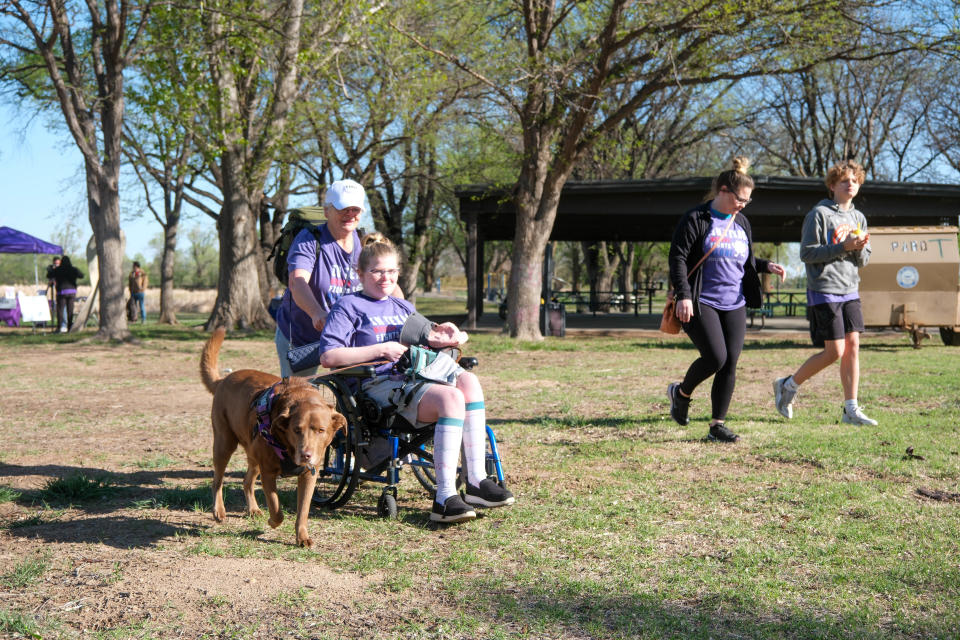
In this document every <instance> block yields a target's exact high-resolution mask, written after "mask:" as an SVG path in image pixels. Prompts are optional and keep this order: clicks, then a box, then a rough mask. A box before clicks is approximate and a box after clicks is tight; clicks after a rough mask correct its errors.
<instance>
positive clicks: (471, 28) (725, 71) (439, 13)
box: [398, 0, 888, 339]
mask: <svg viewBox="0 0 960 640" xmlns="http://www.w3.org/2000/svg"><path fill="white" fill-rule="evenodd" d="M441 4H442V5H443V6H441V7H438V6H436V3H431V7H430V11H431V13H432V15H433V16H434V19H435V20H436V21H437V22H443V23H444V24H443V25H442V27H441V26H437V27H436V28H434V29H432V30H431V31H430V32H429V33H426V32H425V31H420V32H419V33H417V32H414V31H413V29H406V30H405V33H407V35H408V36H409V37H410V38H411V39H412V40H413V41H416V42H418V43H419V44H420V45H421V46H423V47H424V48H425V49H427V50H430V51H433V52H434V53H435V54H436V55H438V56H439V57H440V58H442V59H443V60H446V61H447V62H448V63H449V64H450V66H451V67H452V68H453V69H456V70H457V71H460V72H463V73H467V74H469V75H471V76H472V77H474V78H476V79H477V80H479V81H481V82H483V83H484V84H485V85H486V86H487V87H488V88H489V91H490V94H489V95H490V99H491V104H492V107H491V110H490V112H491V114H493V115H494V116H495V117H497V118H503V117H505V116H507V115H508V114H509V116H510V117H512V118H513V119H514V121H515V124H516V126H517V127H518V128H519V130H521V131H522V155H521V158H522V161H521V167H520V170H519V174H518V175H517V179H516V192H515V202H516V208H517V226H516V234H515V238H514V245H513V258H512V268H511V278H510V289H509V295H508V298H509V301H510V312H509V324H510V335H511V336H514V337H518V338H524V339H540V338H541V336H540V330H539V326H538V324H539V323H538V317H539V314H538V306H539V292H540V265H541V263H542V260H543V256H544V249H545V247H546V243H547V241H548V239H549V236H550V232H551V230H552V228H553V223H554V220H555V218H556V211H557V204H558V202H559V198H560V192H561V190H562V188H563V185H564V184H565V183H566V181H567V180H568V179H569V178H570V176H571V173H572V172H573V169H574V167H575V166H576V165H577V163H578V162H579V161H580V160H581V159H582V158H583V157H584V156H585V155H586V154H587V153H589V152H590V150H591V149H592V148H593V146H594V144H595V143H596V142H597V141H598V140H599V139H600V138H601V136H602V135H603V134H605V133H606V132H609V131H611V130H613V129H614V128H616V127H617V126H619V125H620V123H622V122H623V121H624V120H625V119H626V118H627V117H628V116H629V115H630V114H632V113H636V112H637V110H638V109H641V108H642V107H643V106H644V105H646V104H649V103H650V102H651V101H654V100H656V99H657V97H658V96H659V95H661V94H662V93H663V92H664V91H667V90H669V89H670V88H672V87H677V86H697V85H712V84H714V83H717V82H725V81H731V80H739V79H743V78H749V77H755V76H759V75H763V74H779V73H786V72H794V71H798V70H802V69H806V68H810V67H812V66H813V65H814V64H815V63H818V62H821V61H824V60H830V59H839V58H844V57H850V58H852V57H863V56H864V55H865V52H873V51H874V50H876V47H877V45H878V42H880V40H879V39H878V38H877V37H875V36H874V34H873V33H872V32H871V31H872V29H873V27H872V25H873V24H875V21H874V20H873V19H872V17H873V16H871V15H870V11H869V10H870V8H871V7H873V6H874V4H875V3H873V2H870V1H868V0H863V1H859V0H794V1H791V2H768V1H766V0H747V1H744V2H739V3H731V2H726V1H724V0H703V1H701V2H696V3H690V2H678V1H667V2H657V3H645V2H638V1H636V0H603V1H600V0H598V1H594V2H574V1H572V0H571V1H554V0H500V1H499V2H489V3H483V4H481V5H474V4H470V5H464V4H463V3H459V2H448V3H441ZM398 28H403V27H402V26H398ZM454 38H455V39H454ZM883 42H884V44H886V43H887V42H888V40H886V39H885V40H884V41H883Z"/></svg>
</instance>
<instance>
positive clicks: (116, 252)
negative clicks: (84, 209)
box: [87, 163, 130, 340]
mask: <svg viewBox="0 0 960 640" xmlns="http://www.w3.org/2000/svg"><path fill="white" fill-rule="evenodd" d="M87 167H88V168H87V175H88V177H87V190H88V193H90V192H91V191H92V192H94V193H96V197H95V198H90V197H88V198H87V205H88V212H89V218H90V226H91V227H92V229H93V236H94V238H95V243H96V246H97V261H98V263H99V271H100V280H99V286H98V291H99V293H98V295H99V296H100V327H99V329H98V331H97V337H98V338H100V339H104V340H126V339H128V338H129V337H130V331H129V328H128V326H127V314H126V305H125V302H124V294H123V292H124V282H123V249H122V242H121V240H120V195H119V192H118V191H117V188H116V184H117V176H116V175H114V180H113V181H111V180H109V179H106V178H104V177H102V174H101V178H100V180H97V178H96V176H90V174H91V173H96V171H95V170H94V171H91V168H90V166H89V163H87ZM104 169H106V167H104ZM111 182H112V184H111Z"/></svg>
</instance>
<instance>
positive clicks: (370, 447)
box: [310, 358, 506, 518]
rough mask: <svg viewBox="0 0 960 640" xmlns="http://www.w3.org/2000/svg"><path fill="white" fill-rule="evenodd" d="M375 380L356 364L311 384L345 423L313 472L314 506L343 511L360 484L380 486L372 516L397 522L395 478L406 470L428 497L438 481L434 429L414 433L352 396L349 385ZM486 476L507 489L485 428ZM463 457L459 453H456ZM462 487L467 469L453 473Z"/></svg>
mask: <svg viewBox="0 0 960 640" xmlns="http://www.w3.org/2000/svg"><path fill="white" fill-rule="evenodd" d="M458 363H459V364H460V366H461V367H463V368H464V369H466V370H468V371H469V370H471V369H473V368H474V367H475V366H476V364H477V359H476V358H460V359H459V362H458ZM375 376H376V373H375V370H374V367H373V365H357V366H354V367H350V368H347V369H342V370H339V371H337V372H335V373H328V374H324V375H320V376H317V377H315V378H311V379H310V383H311V384H312V385H314V386H315V387H317V388H318V389H319V388H320V387H325V388H326V389H328V390H329V391H330V392H331V393H332V394H333V396H334V398H335V399H336V406H337V411H339V412H340V413H341V414H343V416H344V417H345V418H346V419H347V429H346V433H345V434H344V433H343V432H342V431H341V432H339V433H338V434H337V435H336V436H335V437H334V440H333V441H332V442H331V443H330V445H329V446H328V447H327V450H326V451H325V452H324V455H323V460H322V462H321V464H320V465H319V466H318V468H317V486H316V489H315V492H314V496H313V503H314V504H315V505H317V506H320V507H323V508H326V509H330V510H333V509H337V508H339V507H342V506H343V505H344V504H346V503H347V501H349V500H350V498H351V497H352V496H353V494H354V492H355V491H356V490H357V487H358V486H359V485H360V483H361V482H375V483H379V484H382V485H384V487H383V490H382V491H381V493H380V498H379V499H378V500H377V515H379V516H380V517H382V518H396V517H397V485H398V484H399V483H400V473H401V471H402V470H403V469H404V468H409V469H410V470H411V471H412V473H413V475H414V477H415V478H416V479H417V481H418V482H419V483H420V485H421V486H422V487H423V488H424V489H425V490H426V491H427V493H429V494H430V495H431V497H433V495H435V494H436V490H437V480H436V476H435V475H434V472H433V433H434V426H435V425H427V426H425V427H421V428H416V427H415V426H414V425H411V424H410V423H409V422H408V421H407V420H406V419H405V418H403V417H402V416H400V415H397V414H396V412H395V410H394V409H391V408H382V407H380V406H379V405H378V404H377V403H376V402H375V401H374V400H373V399H372V398H369V397H367V396H366V395H365V394H364V393H363V392H362V391H357V392H354V391H353V390H352V389H351V386H350V383H351V381H352V380H367V379H370V378H373V377H375ZM486 433H487V453H486V461H485V467H486V469H485V470H486V475H487V476H488V477H490V478H492V479H494V480H495V481H496V482H497V483H498V484H499V485H500V486H502V487H506V485H505V482H504V476H503V467H502V465H501V463H500V454H499V452H498V450H497V439H496V436H495V435H494V433H493V430H492V429H491V428H490V426H489V425H487V427H486ZM461 455H462V454H461ZM465 486H466V469H465V468H464V465H462V464H461V465H460V466H459V468H458V470H457V487H458V489H459V488H462V487H465Z"/></svg>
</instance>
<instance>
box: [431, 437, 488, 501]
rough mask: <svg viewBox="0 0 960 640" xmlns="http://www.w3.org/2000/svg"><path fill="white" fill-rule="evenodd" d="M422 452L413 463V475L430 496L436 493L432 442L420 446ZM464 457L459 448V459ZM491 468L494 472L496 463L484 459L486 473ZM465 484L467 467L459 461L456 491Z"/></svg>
mask: <svg viewBox="0 0 960 640" xmlns="http://www.w3.org/2000/svg"><path fill="white" fill-rule="evenodd" d="M422 451H423V453H422V454H420V455H419V456H415V458H417V459H416V460H415V461H414V462H415V464H414V465H413V475H414V476H416V478H417V481H418V482H419V483H420V486H421V487H423V488H424V489H426V491H427V493H429V494H430V495H431V496H433V495H434V494H436V493H437V476H436V474H435V473H434V471H433V442H429V443H427V444H426V445H424V446H423V448H422ZM464 458H465V455H464V452H463V449H462V448H461V449H460V460H463V459H464ZM491 468H492V469H493V470H494V472H496V465H494V464H493V461H492V460H490V459H489V458H488V459H487V461H486V470H487V475H489V474H490V469H491ZM466 486H467V469H466V467H465V466H464V465H463V464H462V463H461V464H459V466H458V467H457V486H456V488H457V491H461V490H462V489H464V488H465V487H466Z"/></svg>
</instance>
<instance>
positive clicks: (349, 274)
mask: <svg viewBox="0 0 960 640" xmlns="http://www.w3.org/2000/svg"><path fill="white" fill-rule="evenodd" d="M352 233H353V251H350V252H347V251H344V250H343V248H341V247H340V245H338V244H337V241H336V240H335V239H334V237H333V236H332V235H331V234H330V231H329V230H328V229H327V225H325V224H324V225H323V226H321V227H320V242H317V240H316V238H314V237H313V234H312V233H310V230H309V229H303V230H301V231H300V233H298V234H297V237H295V238H294V239H293V242H292V243H291V244H290V251H289V253H288V254H287V273H291V272H292V271H293V270H294V269H305V270H307V271H309V272H310V279H309V280H308V282H309V283H310V290H311V291H313V295H314V296H315V297H316V298H317V302H319V303H320V306H321V307H323V308H324V309H326V310H327V311H328V312H329V311H330V309H332V308H333V305H334V303H336V301H337V300H339V299H340V297H341V296H343V295H345V294H347V293H352V292H354V291H359V290H360V289H361V288H363V285H362V284H361V282H360V276H358V275H357V268H356V265H357V261H358V260H359V259H360V250H361V249H362V247H361V246H360V236H358V235H357V232H356V231H354V232H352ZM277 327H278V328H279V329H280V331H281V332H282V333H283V335H284V336H286V337H287V340H289V341H290V346H294V347H299V346H302V345H305V344H310V343H312V342H316V341H318V340H319V339H320V332H319V331H317V330H316V329H314V328H313V320H311V319H310V316H309V315H308V314H307V312H305V311H304V310H303V309H301V308H300V307H298V306H297V303H296V302H294V300H293V295H292V294H291V293H290V289H289V288H288V289H287V290H286V291H284V292H283V299H282V300H281V301H280V308H279V309H278V310H277Z"/></svg>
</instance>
